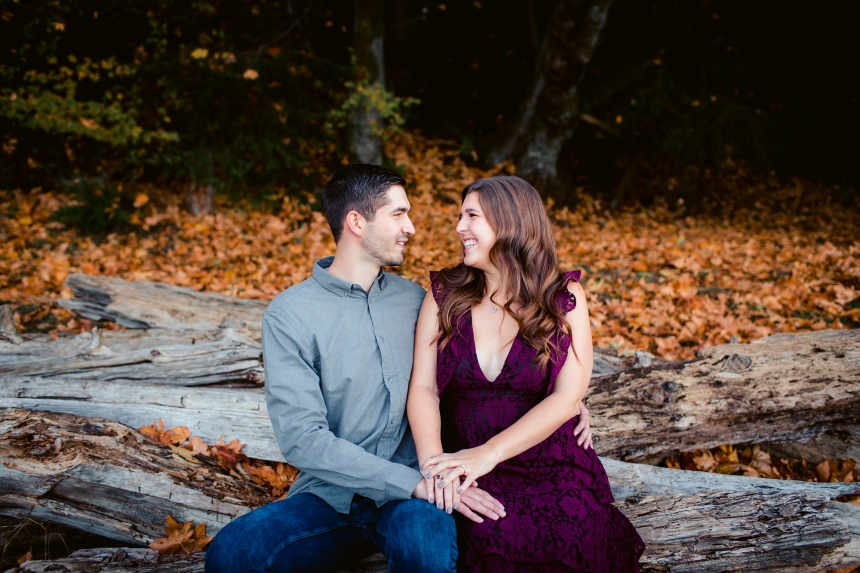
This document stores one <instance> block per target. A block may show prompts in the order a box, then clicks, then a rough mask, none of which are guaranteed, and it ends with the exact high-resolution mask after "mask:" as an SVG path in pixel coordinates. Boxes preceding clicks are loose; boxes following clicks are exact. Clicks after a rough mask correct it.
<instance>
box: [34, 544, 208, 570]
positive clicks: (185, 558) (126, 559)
mask: <svg viewBox="0 0 860 573" xmlns="http://www.w3.org/2000/svg"><path fill="white" fill-rule="evenodd" d="M204 558H205V557H204V554H203V553H195V554H193V555H181V556H176V557H174V556H169V557H159V555H158V551H156V550H154V549H149V548H140V547H128V548H125V547H107V548H100V549H80V550H78V551H75V552H74V553H72V554H71V555H69V556H68V557H65V558H63V559H51V560H44V561H27V562H26V563H24V564H23V565H21V567H20V568H19V569H18V571H19V572H20V573H125V572H134V573H203V560H204Z"/></svg>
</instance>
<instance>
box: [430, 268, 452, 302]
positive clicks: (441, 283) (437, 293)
mask: <svg viewBox="0 0 860 573" xmlns="http://www.w3.org/2000/svg"><path fill="white" fill-rule="evenodd" d="M447 270H448V269H440V270H438V271H430V292H431V293H433V299H434V300H435V301H436V304H437V305H439V306H442V301H443V300H445V298H446V297H447V296H448V294H450V292H451V289H450V288H449V287H448V286H447V285H446V284H445V280H444V277H443V274H444V273H445V271H447Z"/></svg>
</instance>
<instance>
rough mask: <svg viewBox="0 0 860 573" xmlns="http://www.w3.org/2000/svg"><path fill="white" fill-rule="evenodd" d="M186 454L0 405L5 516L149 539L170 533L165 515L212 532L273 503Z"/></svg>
mask: <svg viewBox="0 0 860 573" xmlns="http://www.w3.org/2000/svg"><path fill="white" fill-rule="evenodd" d="M182 453H184V454H185V457H182V455H179V454H182ZM179 454H177V453H175V452H174V451H171V448H169V447H167V446H164V445H162V444H158V443H155V442H153V441H151V440H148V439H147V438H145V437H144V436H143V435H142V434H140V433H139V432H137V431H136V430H132V429H131V428H128V427H127V426H124V425H122V424H120V423H118V422H112V421H108V420H103V419H99V418H83V417H77V416H71V415H67V414H56V413H45V412H32V411H27V410H19V409H11V408H9V409H3V410H0V514H2V515H5V516H8V517H15V518H18V519H25V518H32V519H35V520H37V521H47V522H51V523H58V524H61V525H66V526H69V527H74V528H76V529H80V530H83V531H87V532H90V533H95V534H97V535H102V536H104V537H108V538H110V539H115V540H117V541H121V542H123V543H128V544H129V545H132V546H145V545H147V544H148V543H150V542H152V541H153V540H154V539H155V538H157V537H161V536H163V535H164V529H163V527H164V522H165V516H166V515H167V514H170V515H171V516H172V517H173V518H174V519H176V520H177V521H179V522H181V523H182V522H186V521H193V522H194V523H205V524H206V531H207V533H208V534H209V535H212V534H214V533H217V531H218V530H219V529H220V528H221V527H223V526H224V525H225V524H226V523H229V522H230V521H231V520H232V519H233V518H235V517H238V516H239V515H242V514H244V513H246V512H248V511H250V509H251V508H252V507H255V506H257V505H261V504H263V503H265V502H267V501H269V500H270V498H269V496H268V494H267V492H266V491H265V490H264V489H263V488H261V487H260V486H257V485H256V484H253V483H251V482H249V481H246V480H244V479H240V478H237V477H233V476H231V475H228V474H225V473H224V472H221V471H217V470H215V469H213V468H211V467H207V466H204V465H202V464H200V463H199V462H198V461H197V460H196V459H194V458H191V459H186V458H187V457H189V456H188V452H187V450H183V451H182V452H179Z"/></svg>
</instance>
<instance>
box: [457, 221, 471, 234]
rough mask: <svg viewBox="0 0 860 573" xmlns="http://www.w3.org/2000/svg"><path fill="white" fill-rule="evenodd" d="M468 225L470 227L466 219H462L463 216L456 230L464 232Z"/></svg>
mask: <svg viewBox="0 0 860 573" xmlns="http://www.w3.org/2000/svg"><path fill="white" fill-rule="evenodd" d="M468 227H469V226H468V225H467V224H466V219H462V218H461V219H460V220H459V221H457V227H456V228H455V230H456V231H457V232H458V233H462V232H464V231H465V230H466V229H467V228H468Z"/></svg>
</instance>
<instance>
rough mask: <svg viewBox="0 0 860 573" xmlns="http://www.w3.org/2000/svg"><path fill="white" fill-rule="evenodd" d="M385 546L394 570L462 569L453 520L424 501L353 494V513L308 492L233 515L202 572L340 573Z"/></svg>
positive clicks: (421, 572)
mask: <svg viewBox="0 0 860 573" xmlns="http://www.w3.org/2000/svg"><path fill="white" fill-rule="evenodd" d="M377 551H381V552H382V553H383V554H385V556H386V557H387V558H388V563H389V566H390V570H391V573H404V572H407V571H410V572H415V573H424V572H426V573H438V572H443V571H444V572H449V571H456V570H457V532H456V527H455V525H454V517H453V516H452V515H448V514H447V513H445V512H444V511H442V510H440V509H437V508H436V506H435V505H433V504H431V503H428V502H426V501H423V500H419V499H409V500H396V501H389V502H388V503H386V504H384V505H383V506H382V507H379V508H378V507H376V503H375V502H374V501H373V500H371V499H368V498H365V497H362V496H359V495H356V496H355V497H354V498H353V500H352V506H351V507H350V510H349V515H346V514H342V513H338V512H336V511H335V510H334V509H333V508H332V507H331V506H330V505H329V504H327V503H326V502H324V501H323V500H321V499H320V498H318V497H317V496H315V495H312V494H309V493H303V494H298V495H296V496H295V497H291V498H288V499H284V500H281V501H276V502H275V503H270V504H269V505H265V506H263V507H261V508H259V509H255V510H254V511H252V512H250V513H247V514H245V515H243V516H242V517H239V518H238V519H234V520H233V521H231V522H230V523H229V524H228V525H227V526H226V527H224V528H223V529H222V530H221V531H219V532H218V535H216V536H215V539H214V540H213V541H212V543H211V544H210V545H209V547H208V549H207V550H206V568H205V573H282V572H284V573H286V572H290V573H298V572H308V573H324V572H325V571H340V570H341V569H344V568H347V567H349V566H352V565H355V564H356V563H357V562H358V561H360V560H362V559H364V558H365V557H367V556H369V555H372V554H373V553H376V552H377Z"/></svg>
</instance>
